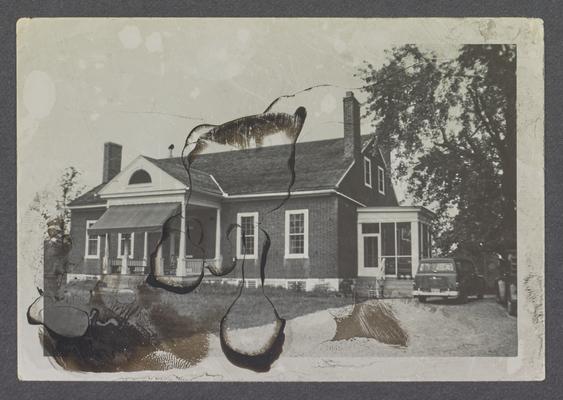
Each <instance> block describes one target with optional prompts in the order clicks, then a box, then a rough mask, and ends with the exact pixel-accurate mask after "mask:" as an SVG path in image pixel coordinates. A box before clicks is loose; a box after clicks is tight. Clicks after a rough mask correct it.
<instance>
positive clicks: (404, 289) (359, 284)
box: [354, 277, 413, 299]
mask: <svg viewBox="0 0 563 400" xmlns="http://www.w3.org/2000/svg"><path fill="white" fill-rule="evenodd" d="M412 283H413V280H412V279H397V278H387V279H386V280H385V283H384V287H383V297H384V298H408V297H412ZM354 295H355V296H356V298H358V299H364V298H375V297H377V296H378V291H377V284H376V281H375V279H374V278H365V277H358V278H356V280H355V284H354Z"/></svg>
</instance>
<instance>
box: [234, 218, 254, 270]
mask: <svg viewBox="0 0 563 400" xmlns="http://www.w3.org/2000/svg"><path fill="white" fill-rule="evenodd" d="M237 224H238V227H237V258H243V257H244V258H248V259H255V258H256V257H257V255H258V213H256V212H255V213H239V214H237ZM243 232H244V241H243Z"/></svg>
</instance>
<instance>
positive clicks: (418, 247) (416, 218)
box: [358, 206, 435, 278]
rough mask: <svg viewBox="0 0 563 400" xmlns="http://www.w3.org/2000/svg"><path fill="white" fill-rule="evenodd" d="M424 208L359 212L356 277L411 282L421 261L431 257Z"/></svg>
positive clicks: (429, 219) (430, 218) (429, 214)
mask: <svg viewBox="0 0 563 400" xmlns="http://www.w3.org/2000/svg"><path fill="white" fill-rule="evenodd" d="M434 218H435V215H434V214H433V213H432V212H431V211H429V210H427V209H426V208H424V207H403V206H401V207H363V208H358V276H359V277H376V276H377V275H378V269H379V268H380V267H381V268H383V269H384V273H385V276H386V277H387V278H412V277H414V276H415V274H416V271H417V269H418V264H419V262H420V260H421V259H424V258H429V257H431V256H432V230H431V224H432V221H433V220H434Z"/></svg>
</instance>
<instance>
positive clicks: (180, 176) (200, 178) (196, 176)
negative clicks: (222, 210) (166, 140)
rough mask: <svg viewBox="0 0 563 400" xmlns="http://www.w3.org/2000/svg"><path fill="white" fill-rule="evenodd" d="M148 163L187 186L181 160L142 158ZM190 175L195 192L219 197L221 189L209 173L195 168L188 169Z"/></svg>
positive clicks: (186, 178)
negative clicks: (203, 192)
mask: <svg viewBox="0 0 563 400" xmlns="http://www.w3.org/2000/svg"><path fill="white" fill-rule="evenodd" d="M143 157H144V158H146V159H147V160H148V161H150V162H151V163H153V164H154V165H156V166H157V167H159V168H160V169H162V170H163V171H164V172H166V173H167V174H169V175H170V176H172V177H173V178H175V179H177V180H179V181H180V182H182V183H185V184H186V185H187V184H188V173H187V172H186V169H185V168H184V164H182V159H181V158H161V159H156V158H150V157H147V156H143ZM190 175H191V177H192V185H193V187H194V188H195V190H199V191H205V192H209V193H214V194H219V195H221V194H222V192H221V189H220V188H219V186H217V184H216V183H215V182H214V181H213V178H212V177H211V176H210V174H209V173H207V172H203V171H200V170H198V169H197V168H191V169H190Z"/></svg>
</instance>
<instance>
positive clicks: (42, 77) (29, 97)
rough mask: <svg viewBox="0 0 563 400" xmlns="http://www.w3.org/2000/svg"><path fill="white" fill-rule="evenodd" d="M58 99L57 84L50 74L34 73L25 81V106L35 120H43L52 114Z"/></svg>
mask: <svg viewBox="0 0 563 400" xmlns="http://www.w3.org/2000/svg"><path fill="white" fill-rule="evenodd" d="M56 98H57V91H56V88H55V83H54V82H53V80H52V79H51V77H50V76H49V74H47V73H45V72H43V71H37V70H36V71H32V72H31V73H30V74H29V75H28V76H27V77H26V79H25V83H24V87H23V104H24V106H25V108H26V110H27V111H28V112H29V114H30V115H31V116H32V117H33V118H35V119H42V118H45V117H47V116H48V115H49V114H51V111H52V109H53V106H54V105H55V101H56Z"/></svg>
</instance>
